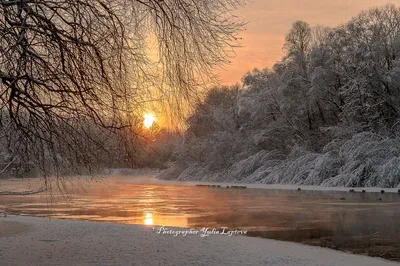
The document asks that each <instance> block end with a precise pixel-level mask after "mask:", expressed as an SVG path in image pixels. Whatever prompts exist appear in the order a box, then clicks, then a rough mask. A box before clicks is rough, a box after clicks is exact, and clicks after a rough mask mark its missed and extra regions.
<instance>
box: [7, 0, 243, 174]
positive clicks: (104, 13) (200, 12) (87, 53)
mask: <svg viewBox="0 0 400 266" xmlns="http://www.w3.org/2000/svg"><path fill="white" fill-rule="evenodd" d="M239 5H240V0H196V1H195V0H192V1H191V0H167V1H159V0H112V1H111V0H91V1H86V0H60V1H50V0H41V1H38V0H1V1H0V108H1V109H0V111H1V117H0V131H1V132H2V133H1V135H0V136H1V139H0V142H1V144H2V145H3V146H4V149H3V150H5V151H7V153H8V155H9V156H10V157H15V155H16V154H18V155H19V156H20V158H21V159H20V161H25V162H27V161H29V160H36V161H40V165H41V168H42V170H43V169H49V168H53V170H55V169H60V168H63V167H65V166H66V165H65V163H62V162H67V163H66V164H72V165H69V166H73V167H75V168H77V167H79V166H81V165H87V164H88V163H90V162H94V161H97V160H98V159H99V155H98V154H99V149H101V148H104V142H105V141H106V140H107V139H109V135H110V134H113V133H114V132H115V130H118V129H121V128H124V127H129V128H132V127H131V126H132V125H131V124H130V123H129V122H131V121H137V119H133V120H131V121H128V119H127V118H126V117H127V116H128V115H129V116H133V117H134V116H137V115H138V114H137V113H138V112H139V110H140V108H141V106H142V104H143V99H144V98H146V97H145V96H144V94H146V93H149V91H150V90H152V89H158V90H160V91H161V95H162V97H163V98H171V99H175V101H177V99H182V98H183V99H186V100H189V99H191V97H193V96H195V94H196V90H197V88H199V86H201V85H202V84H203V83H205V82H208V81H209V80H210V79H212V71H213V69H214V68H215V67H217V66H219V65H222V64H224V63H225V62H226V61H227V58H228V55H229V50H230V49H232V48H233V47H234V46H235V45H236V42H237V38H236V34H237V31H238V30H239V29H240V27H241V23H240V22H239V21H238V20H237V19H236V18H235V17H234V16H232V14H231V11H232V10H233V9H235V8H237V7H238V6H239ZM151 42H155V43H156V44H157V46H156V48H155V51H152V50H151V47H152V46H150V45H149V43H151ZM154 54H156V55H155V56H154V57H156V58H157V61H158V63H160V64H155V62H152V60H151V57H152V55H154ZM156 63H157V62H156ZM155 65H156V66H155ZM160 66H161V67H160ZM147 100H148V99H147ZM178 106H179V105H178ZM104 129H108V131H104ZM73 162H75V163H73ZM50 166H51V167H50Z"/></svg>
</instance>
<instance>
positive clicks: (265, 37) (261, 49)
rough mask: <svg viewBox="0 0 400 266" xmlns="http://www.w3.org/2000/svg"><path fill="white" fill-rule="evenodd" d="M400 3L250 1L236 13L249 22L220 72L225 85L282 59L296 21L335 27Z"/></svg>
mask: <svg viewBox="0 0 400 266" xmlns="http://www.w3.org/2000/svg"><path fill="white" fill-rule="evenodd" d="M389 3H393V4H400V0H279V1H278V0H250V1H248V3H247V4H246V6H245V7H244V8H241V9H240V10H238V11H237V14H238V15H239V16H241V17H242V18H243V19H244V21H246V22H248V24H247V25H246V30H245V31H244V32H242V33H241V37H242V38H243V40H242V45H243V46H244V47H242V48H238V49H236V58H233V59H232V60H231V61H232V63H231V64H230V65H227V66H225V69H224V70H221V72H220V77H221V81H222V83H223V84H228V85H229V84H233V83H236V82H238V81H240V79H241V77H242V76H243V75H244V74H245V73H246V72H247V71H249V70H252V69H253V68H255V67H257V68H265V67H271V66H272V65H273V64H274V63H275V62H276V61H278V60H280V59H281V57H282V55H283V51H282V45H283V43H284V39H285V34H286V33H287V32H288V30H289V29H290V27H291V25H292V23H293V22H294V21H296V20H304V21H307V22H308V23H309V24H310V25H311V26H315V25H326V26H336V25H338V24H341V23H344V22H346V21H348V20H349V19H351V17H353V16H355V15H357V14H358V13H359V12H360V11H361V10H364V9H368V8H370V7H375V6H381V5H385V4H389Z"/></svg>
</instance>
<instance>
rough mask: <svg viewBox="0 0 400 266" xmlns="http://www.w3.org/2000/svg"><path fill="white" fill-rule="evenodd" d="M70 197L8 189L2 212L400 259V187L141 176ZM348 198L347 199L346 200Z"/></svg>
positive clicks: (72, 192)
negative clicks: (171, 181) (204, 232)
mask: <svg viewBox="0 0 400 266" xmlns="http://www.w3.org/2000/svg"><path fill="white" fill-rule="evenodd" d="M69 191H70V195H69V197H68V200H66V199H65V198H64V197H62V196H61V195H57V194H53V195H52V197H49V196H46V195H45V194H42V195H30V196H21V197H16V196H12V197H8V196H1V198H0V200H1V205H0V212H2V211H3V210H2V209H5V211H6V212H8V213H14V214H26V215H34V216H51V217H55V218H68V219H79V220H91V221H108V222H118V223H126V224H141V225H151V226H156V225H163V226H169V227H172V226H174V227H187V228H195V227H197V228H198V227H204V226H205V227H217V228H218V227H225V226H226V227H229V228H232V229H243V230H248V231H249V232H250V233H249V234H250V235H253V236H262V237H268V238H275V239H281V240H289V241H296V242H302V243H307V244H311V245H320V246H327V247H331V248H336V249H341V250H346V251H351V252H355V253H363V254H365V253H368V254H370V255H373V256H383V257H386V258H390V259H398V260H400V231H399V230H398V228H397V225H398V224H399V222H400V208H399V207H400V195H398V194H393V193H385V194H380V193H348V192H322V191H283V190H263V189H243V190H241V189H227V188H207V187H189V186H176V185H160V184H154V183H149V184H138V183H133V182H128V181H127V180H125V179H116V180H114V181H113V182H111V183H110V184H107V185H104V184H98V183H96V184H90V186H89V187H87V188H86V191H87V192H86V193H83V192H82V189H79V188H76V187H74V188H71V189H70V190H69ZM343 199H344V200H343Z"/></svg>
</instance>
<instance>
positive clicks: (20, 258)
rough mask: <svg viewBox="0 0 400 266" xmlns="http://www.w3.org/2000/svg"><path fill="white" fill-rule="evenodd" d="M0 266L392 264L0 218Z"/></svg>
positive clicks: (308, 250)
mask: <svg viewBox="0 0 400 266" xmlns="http://www.w3.org/2000/svg"><path fill="white" fill-rule="evenodd" d="M0 265H8V266H14V265H15V266H20V265H21V266H22V265H31V266H35V265H61V266H63V265H269V266H328V265H329V266H358V265H360V266H377V265H379V266H395V265H400V264H398V263H395V262H389V261H385V260H381V259H376V258H370V257H364V256H358V255H352V254H347V253H343V252H338V251H333V250H328V249H324V248H318V247H310V246H305V245H300V244H294V243H287V242H281V241H275V240H267V239H261V238H250V237H244V236H226V235H211V236H209V237H201V236H199V235H187V236H178V237H174V236H172V235H163V234H157V232H156V231H155V230H153V228H152V227H151V226H139V225H124V224H113V223H96V222H82V221H69V220H54V219H47V218H34V217H22V216H8V217H1V218H0Z"/></svg>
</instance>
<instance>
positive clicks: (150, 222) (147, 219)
mask: <svg viewBox="0 0 400 266" xmlns="http://www.w3.org/2000/svg"><path fill="white" fill-rule="evenodd" d="M153 223H154V222H153V214H152V213H151V212H146V213H145V215H144V221H143V224H145V225H153Z"/></svg>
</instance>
